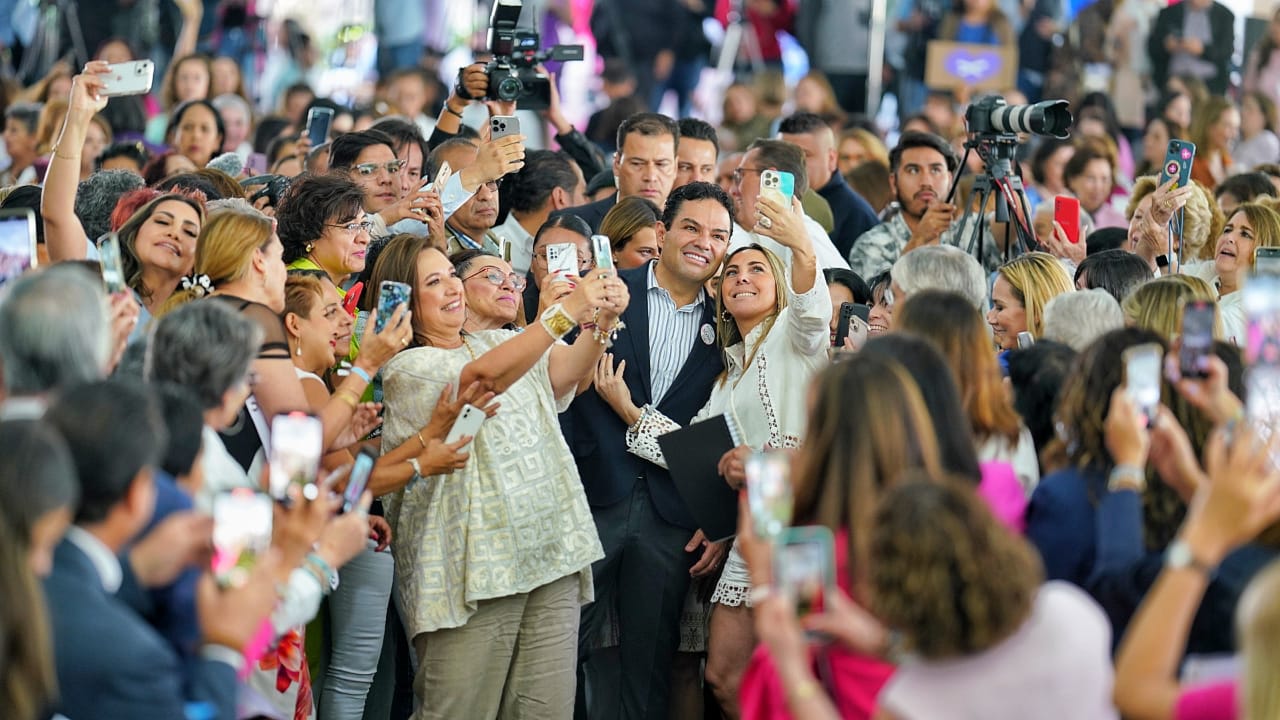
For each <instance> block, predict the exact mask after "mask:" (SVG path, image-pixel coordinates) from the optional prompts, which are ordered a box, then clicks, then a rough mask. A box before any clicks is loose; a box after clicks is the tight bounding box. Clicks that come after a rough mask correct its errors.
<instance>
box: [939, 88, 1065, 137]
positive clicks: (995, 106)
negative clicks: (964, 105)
mask: <svg viewBox="0 0 1280 720" xmlns="http://www.w3.org/2000/svg"><path fill="white" fill-rule="evenodd" d="M964 117H965V122H967V123H968V124H969V132H970V133H971V134H979V135H1017V134H1019V133H1028V134H1030V135H1044V136H1046V137H1053V138H1058V139H1060V140H1065V139H1066V138H1067V137H1068V131H1069V130H1070V129H1071V122H1072V120H1071V111H1070V110H1068V109H1067V101H1066V100H1045V101H1044V102H1038V103H1035V104H1034V105H1010V104H1009V103H1007V102H1005V100H1004V98H1002V97H1000V96H999V95H987V96H985V97H982V98H979V99H978V100H975V101H974V103H973V104H972V105H970V106H969V109H968V111H967V112H965V116H964Z"/></svg>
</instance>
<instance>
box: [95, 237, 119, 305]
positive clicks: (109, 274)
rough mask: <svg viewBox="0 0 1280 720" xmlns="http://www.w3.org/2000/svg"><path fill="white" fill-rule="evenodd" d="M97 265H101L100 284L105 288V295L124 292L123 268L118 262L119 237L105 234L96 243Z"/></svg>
mask: <svg viewBox="0 0 1280 720" xmlns="http://www.w3.org/2000/svg"><path fill="white" fill-rule="evenodd" d="M98 263H99V264H101V265H102V282H103V284H105V285H106V286H107V294H108V295H114V294H116V293H118V292H123V291H124V290H125V287H126V286H125V281H124V266H123V265H122V264H121V260H120V236H119V235H116V234H115V233H107V234H106V235H103V236H102V239H101V240H100V241H99V242H98Z"/></svg>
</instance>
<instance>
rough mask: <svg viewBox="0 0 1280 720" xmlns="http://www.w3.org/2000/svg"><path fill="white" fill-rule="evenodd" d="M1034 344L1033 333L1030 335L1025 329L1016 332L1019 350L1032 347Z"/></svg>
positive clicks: (1034, 337)
mask: <svg viewBox="0 0 1280 720" xmlns="http://www.w3.org/2000/svg"><path fill="white" fill-rule="evenodd" d="M1035 344H1036V336H1035V335H1032V334H1031V333H1029V332H1027V331H1026V330H1023V331H1022V332H1020V333H1018V349H1019V350H1026V349H1027V348H1029V347H1032V346H1033V345H1035Z"/></svg>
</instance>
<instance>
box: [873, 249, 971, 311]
mask: <svg viewBox="0 0 1280 720" xmlns="http://www.w3.org/2000/svg"><path fill="white" fill-rule="evenodd" d="M890 274H892V275H893V281H894V282H896V283H898V287H900V288H902V291H903V292H905V293H906V294H907V295H911V294H912V293H918V292H920V291H921V290H950V291H951V292H955V293H959V294H961V295H963V296H964V297H965V299H966V300H968V301H969V302H970V303H971V304H972V305H973V306H974V307H975V308H977V309H978V312H981V313H985V312H986V311H987V277H986V273H985V272H983V270H982V265H980V264H979V263H978V261H977V260H975V259H973V257H972V256H970V255H969V253H967V252H965V251H963V250H961V249H960V248H956V247H952V246H950V245H930V246H928V247H922V248H918V249H916V250H912V251H911V252H909V253H907V254H906V255H903V256H902V257H900V258H898V261H897V262H895V263H894V264H893V270H892V272H891V273H890Z"/></svg>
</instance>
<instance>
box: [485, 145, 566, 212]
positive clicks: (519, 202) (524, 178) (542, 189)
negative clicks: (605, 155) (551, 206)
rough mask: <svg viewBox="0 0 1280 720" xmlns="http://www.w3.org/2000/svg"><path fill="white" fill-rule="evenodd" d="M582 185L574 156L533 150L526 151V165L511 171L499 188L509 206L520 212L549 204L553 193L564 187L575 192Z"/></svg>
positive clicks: (530, 210)
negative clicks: (574, 168)
mask: <svg viewBox="0 0 1280 720" xmlns="http://www.w3.org/2000/svg"><path fill="white" fill-rule="evenodd" d="M577 185H578V174H577V173H576V172H574V171H573V160H572V159H570V158H569V156H568V155H566V154H565V153H563V152H556V151H552V150H530V151H528V152H526V153H525V156H524V167H522V168H520V170H519V171H518V172H514V173H512V174H510V175H507V176H506V177H505V178H503V180H502V186H501V187H500V188H499V190H500V192H501V195H502V197H503V198H505V199H506V200H507V202H508V203H509V207H510V208H511V209H512V210H515V211H516V212H521V213H527V212H534V211H536V210H538V209H539V208H541V207H543V206H544V205H546V204H547V201H548V200H550V199H551V193H552V191H553V190H555V189H556V188H560V189H561V190H564V191H565V192H567V193H572V192H573V191H574V189H575V188H576V187H577Z"/></svg>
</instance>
